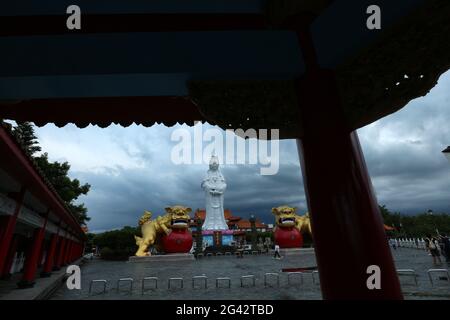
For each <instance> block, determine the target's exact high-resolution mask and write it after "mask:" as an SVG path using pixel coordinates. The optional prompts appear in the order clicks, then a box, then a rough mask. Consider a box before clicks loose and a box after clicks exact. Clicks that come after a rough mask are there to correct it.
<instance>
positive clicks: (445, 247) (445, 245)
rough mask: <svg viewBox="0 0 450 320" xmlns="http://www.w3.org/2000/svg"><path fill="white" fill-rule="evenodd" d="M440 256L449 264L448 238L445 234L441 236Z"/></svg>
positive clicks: (449, 245)
mask: <svg viewBox="0 0 450 320" xmlns="http://www.w3.org/2000/svg"><path fill="white" fill-rule="evenodd" d="M441 243H442V250H441V252H442V254H443V255H444V257H445V261H446V262H447V263H450V238H449V237H448V236H447V235H446V234H442V235H441Z"/></svg>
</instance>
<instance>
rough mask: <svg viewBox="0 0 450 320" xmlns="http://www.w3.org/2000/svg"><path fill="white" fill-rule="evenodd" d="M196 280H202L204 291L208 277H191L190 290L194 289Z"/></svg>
mask: <svg viewBox="0 0 450 320" xmlns="http://www.w3.org/2000/svg"><path fill="white" fill-rule="evenodd" d="M197 279H203V281H204V284H205V286H204V288H205V289H206V288H207V287H208V277H207V276H193V277H192V289H194V288H195V280H197Z"/></svg>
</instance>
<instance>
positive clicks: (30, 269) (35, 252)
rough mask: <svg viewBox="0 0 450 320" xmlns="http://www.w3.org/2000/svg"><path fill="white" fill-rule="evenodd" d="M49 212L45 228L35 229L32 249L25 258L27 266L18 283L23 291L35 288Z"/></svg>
mask: <svg viewBox="0 0 450 320" xmlns="http://www.w3.org/2000/svg"><path fill="white" fill-rule="evenodd" d="M47 219H48V212H47V213H46V216H45V221H44V226H43V227H42V228H36V229H34V233H33V239H32V241H33V242H32V244H31V247H30V249H29V251H28V253H27V256H26V258H25V265H24V270H23V275H22V279H21V280H20V281H19V282H18V283H17V285H18V287H19V288H21V289H24V288H30V287H33V286H34V280H35V277H36V271H37V268H38V264H39V261H38V259H39V258H40V256H41V255H40V253H41V248H42V245H43V242H44V236H45V228H46V226H47Z"/></svg>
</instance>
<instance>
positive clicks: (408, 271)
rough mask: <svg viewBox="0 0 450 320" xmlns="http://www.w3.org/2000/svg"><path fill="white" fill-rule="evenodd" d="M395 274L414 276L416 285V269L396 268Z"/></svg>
mask: <svg viewBox="0 0 450 320" xmlns="http://www.w3.org/2000/svg"><path fill="white" fill-rule="evenodd" d="M397 274H398V275H399V276H412V277H414V282H415V283H416V286H417V285H418V283H417V274H416V271H415V270H413V269H398V270H397Z"/></svg>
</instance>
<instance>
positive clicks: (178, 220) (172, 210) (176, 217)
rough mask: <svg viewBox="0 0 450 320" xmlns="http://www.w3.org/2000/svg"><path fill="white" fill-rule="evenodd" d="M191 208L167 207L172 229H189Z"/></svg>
mask: <svg viewBox="0 0 450 320" xmlns="http://www.w3.org/2000/svg"><path fill="white" fill-rule="evenodd" d="M191 211H192V209H191V208H188V207H183V206H173V207H167V208H166V212H167V213H168V214H169V215H170V216H171V223H170V227H171V228H174V229H186V228H188V227H189V220H190V219H191V217H190V216H189V213H190V212H191Z"/></svg>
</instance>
